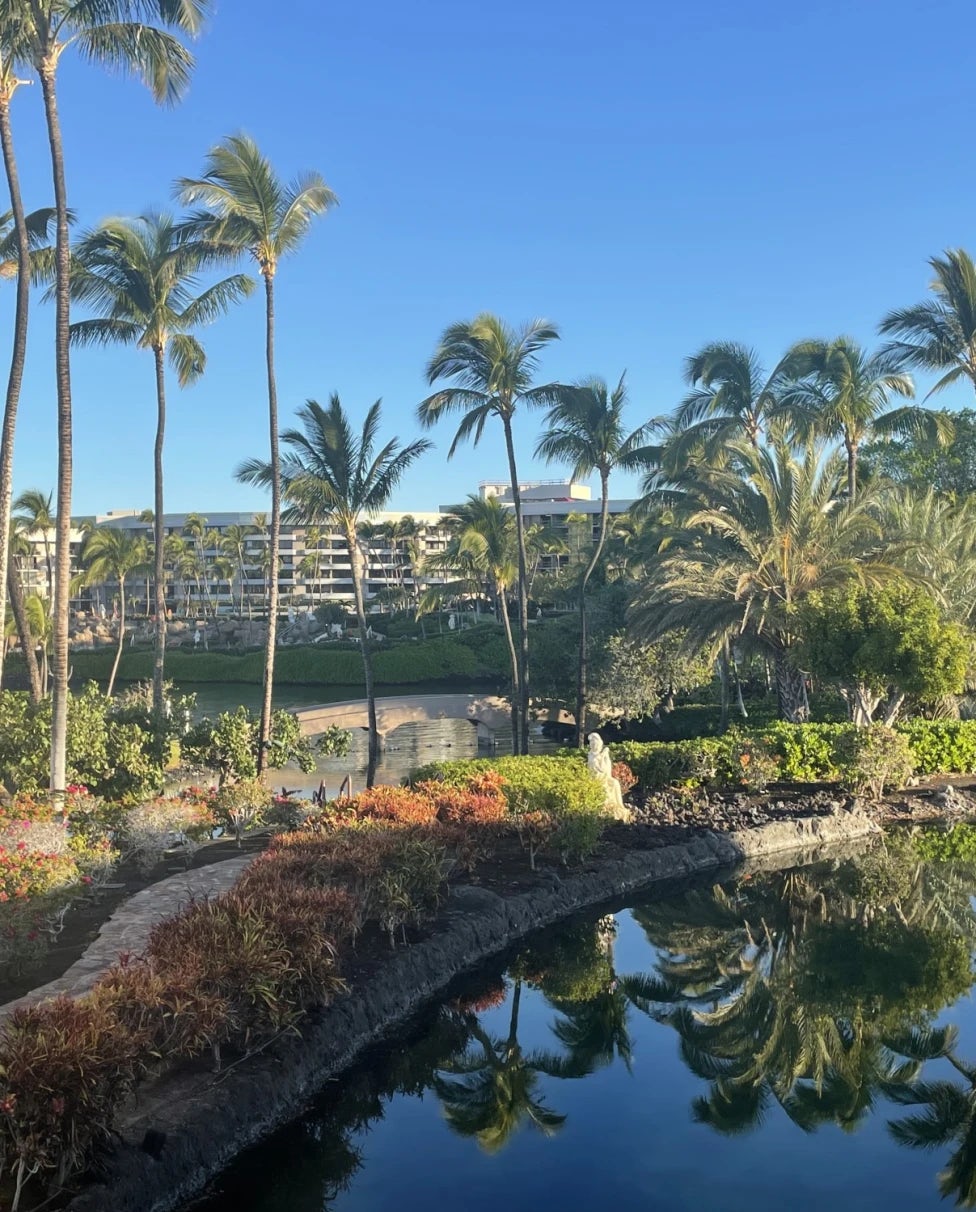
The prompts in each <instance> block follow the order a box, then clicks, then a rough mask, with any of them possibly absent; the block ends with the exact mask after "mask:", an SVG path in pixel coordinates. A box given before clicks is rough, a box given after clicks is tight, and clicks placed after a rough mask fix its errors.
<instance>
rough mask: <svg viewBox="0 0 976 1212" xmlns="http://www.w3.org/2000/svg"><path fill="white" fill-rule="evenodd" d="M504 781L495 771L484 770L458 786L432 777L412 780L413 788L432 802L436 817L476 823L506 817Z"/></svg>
mask: <svg viewBox="0 0 976 1212" xmlns="http://www.w3.org/2000/svg"><path fill="white" fill-rule="evenodd" d="M504 785H505V780H504V779H503V778H502V776H501V775H500V774H498V772H497V771H495V770H485V771H478V772H476V773H475V774H473V775H470V776H469V777H468V778H467V779H466V780H465V784H464V786H461V787H457V786H454V785H453V784H450V783H441V782H438V781H437V780H436V779H432V780H430V781H429V782H425V783H416V784H414V788H413V789H414V791H415V792H418V793H419V794H421V795H423V796H424V797H426V798H427V799H428V800H429V801H430V802H431V803H432V804H433V806H434V811H435V814H436V817H437V820H439V821H441V822H443V823H445V824H455V825H475V826H477V825H492V824H498V823H500V822H501V821H503V820H504V819H505V815H506V812H507V810H508V805H507V802H506V800H505V793H504Z"/></svg>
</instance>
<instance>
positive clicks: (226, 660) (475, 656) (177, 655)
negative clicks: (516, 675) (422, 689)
mask: <svg viewBox="0 0 976 1212" xmlns="http://www.w3.org/2000/svg"><path fill="white" fill-rule="evenodd" d="M502 658H504V659H502ZM113 659H114V653H113V652H110V651H109V650H107V649H106V650H104V651H100V652H74V653H72V655H71V664H72V667H73V669H74V672H75V676H76V678H77V680H78V681H80V682H84V681H87V680H89V679H95V680H102V681H105V680H107V679H108V676H109V672H110V671H111V668H112V661H113ZM263 662H264V657H263V654H262V653H261V652H260V651H259V650H257V649H255V650H254V651H252V652H246V653H230V652H183V651H180V650H179V649H173V650H172V651H169V652H167V654H166V676H167V677H169V678H171V679H172V680H173V681H174V682H176V683H177V685H179V684H180V683H181V682H246V683H252V684H255V685H260V684H261V678H262V673H263ZM506 662H507V656H505V654H504V652H503V651H502V649H501V648H500V647H499V646H498V645H497V644H496V643H495V642H494V636H493V635H492V636H487V637H484V638H483V637H481V636H479V637H478V641H477V642H476V643H475V644H468V643H466V642H464V641H463V640H462V639H461V638H460V637H459V638H458V639H454V638H453V637H447V636H445V637H443V638H441V637H438V638H436V639H430V640H420V641H418V642H417V643H404V644H397V645H394V646H391V647H388V648H382V647H377V648H375V649H374V650H373V672H374V677H375V680H376V683H377V685H381V686H406V685H412V684H415V683H422V682H433V681H450V680H452V679H455V678H456V679H457V680H458V681H463V682H464V683H465V684H468V683H469V682H471V681H472V680H477V679H485V680H497V679H498V678H501V677H504V676H505V675H506V673H507V666H506ZM152 664H153V654H152V652H150V651H148V650H147V651H126V652H124V653H123V654H122V661H121V663H120V665H119V677H120V678H122V679H123V680H126V681H147V680H150V679H151V678H152ZM275 684H276V685H280V686H309V685H316V686H362V685H363V660H362V657H361V656H360V653H359V648H358V646H355V645H353V646H352V647H349V646H345V645H343V646H342V647H339V646H338V645H335V646H333V645H329V644H325V645H323V644H314V645H306V646H301V647H288V648H282V649H281V650H280V651H279V652H278V654H277V655H276V657H275Z"/></svg>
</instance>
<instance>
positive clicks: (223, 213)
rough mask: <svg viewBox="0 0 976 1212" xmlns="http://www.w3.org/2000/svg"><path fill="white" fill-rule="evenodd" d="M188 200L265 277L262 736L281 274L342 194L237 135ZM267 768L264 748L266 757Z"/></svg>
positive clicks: (193, 184) (277, 473)
mask: <svg viewBox="0 0 976 1212" xmlns="http://www.w3.org/2000/svg"><path fill="white" fill-rule="evenodd" d="M178 189H179V193H180V197H181V199H182V200H183V201H184V202H185V203H189V204H193V203H200V204H202V206H203V207H204V208H205V209H203V210H199V211H197V213H196V214H195V215H193V216H192V218H191V219H190V221H189V223H188V224H187V231H188V232H189V233H190V238H191V239H194V240H197V239H202V240H204V241H205V242H206V243H207V244H208V245H209V247H210V249H211V253H212V255H213V256H215V257H217V258H222V259H224V260H237V259H239V258H241V257H245V256H250V257H252V258H253V259H254V261H255V262H256V263H257V266H258V270H259V272H260V274H261V276H262V277H263V278H264V289H265V362H266V370H267V378H268V425H269V433H270V446H271V459H270V468H271V479H270V488H271V542H270V552H269V556H270V565H271V580H270V592H269V595H268V630H267V636H266V639H265V648H264V652H265V658H264V688H263V698H262V704H261V739H262V741H263V742H267V741H268V740H269V739H270V736H271V695H272V690H273V685H274V659H275V645H276V642H277V627H278V575H277V570H278V559H279V550H280V546H281V467H280V454H279V448H278V384H277V378H276V374H275V295H274V287H275V277H276V275H277V272H278V264H279V262H280V261H281V259H282V258H283V257H286V256H288V255H290V254H291V253H294V252H295V251H296V250H297V249H298V248H299V246H300V245H301V243H302V241H303V240H304V239H305V236H306V235H307V234H308V230H309V227H310V226H311V222H312V220H313V219H314V218H315V216H316V215H321V214H324V213H325V212H326V211H327V210H329V209H330V208H331V207H332V206H335V205H336V203H337V201H338V200H337V198H336V196H335V194H334V193H333V192H332V190H331V189H330V188H329V187H328V186H327V185H326V183H325V181H324V180H323V179H322V178H321V177H320V176H319V175H318V174H317V173H306V174H304V175H302V176H300V177H298V178H297V179H296V180H295V181H294V182H293V183H292V184H289V185H286V184H285V183H284V182H282V181H281V180H280V178H279V177H278V176H277V174H276V173H275V171H274V168H273V166H272V164H271V162H270V161H269V160H268V159H267V158H266V157H265V156H263V155H262V154H261V152H260V150H259V149H258V147H257V144H256V143H255V142H254V141H253V140H252V139H249V138H248V137H247V136H246V135H234V136H232V137H230V138H228V139H225V140H224V142H223V143H220V144H218V145H217V146H216V147H214V148H212V149H211V150H210V153H209V155H208V156H207V162H206V166H205V169H204V175H203V176H202V177H200V178H197V179H191V178H183V179H182V180H181V181H180V182H179V183H178ZM258 762H259V769H260V770H263V769H264V763H265V754H264V750H263V749H262V751H261V755H260V757H259V759H258Z"/></svg>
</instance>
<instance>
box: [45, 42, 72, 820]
mask: <svg viewBox="0 0 976 1212" xmlns="http://www.w3.org/2000/svg"><path fill="white" fill-rule="evenodd" d="M57 63H58V60H57V52H54V53H51V54H48V55H47V56H46V57H45V58H44V59H43V60H42V61H41V63H40V65H39V75H40V78H41V93H42V95H43V98H44V116H45V119H46V122H47V133H48V143H49V146H50V152H51V170H52V175H53V178H54V205H55V210H56V213H57V238H56V240H55V271H56V277H55V283H54V305H55V306H54V367H55V378H56V382H57V399H58V486H57V521H56V529H55V554H54V564H55V570H54V637H53V656H54V687H53V690H54V694H53V704H52V712H51V792H52V794H53V795H54V796H55V797H57V798H60V797H61V796H63V795H64V789H65V784H66V781H67V778H66V776H67V758H68V631H69V628H70V623H71V619H70V611H71V478H72V432H71V361H70V352H69V345H70V335H71V245H70V240H69V233H68V190H67V185H66V183H65V175H64V145H63V142H62V139H61V122H60V119H59V117H58V99H57V90H56V88H55V76H56V72H57Z"/></svg>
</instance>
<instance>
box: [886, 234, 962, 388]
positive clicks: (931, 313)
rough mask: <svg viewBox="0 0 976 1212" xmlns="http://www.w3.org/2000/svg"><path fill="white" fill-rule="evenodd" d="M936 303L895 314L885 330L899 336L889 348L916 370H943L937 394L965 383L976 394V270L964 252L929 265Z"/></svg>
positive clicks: (890, 314) (952, 250)
mask: <svg viewBox="0 0 976 1212" xmlns="http://www.w3.org/2000/svg"><path fill="white" fill-rule="evenodd" d="M929 265H931V267H932V270H933V271H934V273H935V277H934V278H933V280H932V283H931V290H932V295H933V297H932V298H929V299H925V300H924V301H923V302H921V303H916V304H915V305H914V306H912V307H900V308H897V309H896V310H895V311H890V312H888V314H887V315H886V316H885V318H884V319H883V320H882V321H881V324H880V325H879V331H880V332H881V333H882V334H883V335H885V336H890V337H894V338H895V340H894V341H892V342H891V344H890V346H889V347H888V348H889V349H891V350H893V351H894V352H895V353H896V354H897V355H898V356H899V357H900V358H901V359H903V361H904V362H905V363H906V364H908V365H910V366H917V367H919V369H922V370H935V371H941V372H942V376H941V378H940V379H939V381H938V382H937V383H936V385H935V386H934V387H933V388H932V390H931V391H930V392H929V395H933V394H934V393H935V392H937V391H942V390H944V389H945V388H946V387H949V386H951V385H952V384H953V383H956V382H958V381H959V380H960V379H969V380H970V382H971V383H972V384H973V387H974V389H976V265H974V264H973V261H972V258H971V257H970V256H969V254H968V253H967V252H966V251H965V250H964V249H962V248H950V249H947V250H946V251H945V252H944V253H943V254H942V256H941V257H932V259H931V260H930V261H929Z"/></svg>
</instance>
